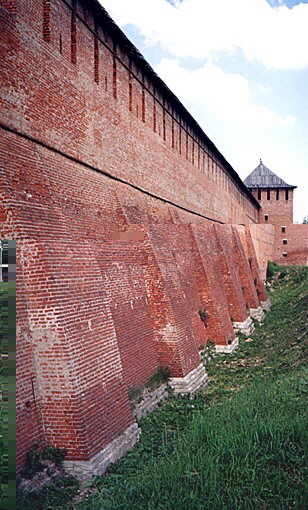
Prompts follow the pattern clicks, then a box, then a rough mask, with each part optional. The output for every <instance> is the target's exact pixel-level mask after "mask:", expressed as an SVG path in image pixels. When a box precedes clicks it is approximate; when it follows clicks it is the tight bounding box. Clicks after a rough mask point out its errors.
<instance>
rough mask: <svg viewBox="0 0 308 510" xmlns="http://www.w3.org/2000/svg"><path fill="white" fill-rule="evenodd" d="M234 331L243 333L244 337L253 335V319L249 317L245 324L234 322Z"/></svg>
mask: <svg viewBox="0 0 308 510" xmlns="http://www.w3.org/2000/svg"><path fill="white" fill-rule="evenodd" d="M233 329H234V331H235V333H243V335H251V333H252V332H253V330H254V329H255V328H254V325H253V321H252V318H251V317H247V319H246V320H245V321H243V322H233Z"/></svg>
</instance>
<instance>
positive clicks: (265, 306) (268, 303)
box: [261, 299, 272, 312]
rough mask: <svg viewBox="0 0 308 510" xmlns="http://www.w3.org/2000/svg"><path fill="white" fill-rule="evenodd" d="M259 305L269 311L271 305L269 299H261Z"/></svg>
mask: <svg viewBox="0 0 308 510" xmlns="http://www.w3.org/2000/svg"><path fill="white" fill-rule="evenodd" d="M261 306H262V308H263V310H264V311H265V312H269V311H270V309H271V306H272V303H271V300H270V299H267V300H266V301H261Z"/></svg>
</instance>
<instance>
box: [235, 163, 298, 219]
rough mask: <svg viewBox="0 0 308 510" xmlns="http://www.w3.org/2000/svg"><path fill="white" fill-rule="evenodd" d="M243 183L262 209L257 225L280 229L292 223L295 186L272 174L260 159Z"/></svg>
mask: <svg viewBox="0 0 308 510" xmlns="http://www.w3.org/2000/svg"><path fill="white" fill-rule="evenodd" d="M244 183H245V184H246V186H247V188H248V189H249V190H250V191H251V193H252V194H253V196H254V197H255V198H256V199H257V200H258V201H259V203H260V205H261V207H262V209H261V210H260V216H259V223H269V224H272V225H275V226H280V227H285V226H287V225H291V224H292V223H293V190H294V189H295V188H296V187H297V186H292V185H290V184H287V183H286V182H285V181H284V180H283V179H281V178H280V177H278V176H277V175H276V174H274V172H272V171H271V170H270V169H269V168H267V167H266V166H265V165H264V164H263V162H262V159H260V163H259V165H258V166H257V168H255V169H254V170H253V172H251V174H249V175H248V177H247V178H246V179H245V180H244Z"/></svg>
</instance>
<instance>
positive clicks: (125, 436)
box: [63, 423, 141, 481]
mask: <svg viewBox="0 0 308 510" xmlns="http://www.w3.org/2000/svg"><path fill="white" fill-rule="evenodd" d="M140 432H141V430H140V428H139V427H138V424H137V423H133V424H132V425H130V426H129V427H128V428H127V429H126V430H125V431H124V432H123V433H122V434H121V435H120V436H119V437H116V439H114V440H113V441H111V443H109V444H108V445H107V446H106V447H105V448H104V449H103V450H101V451H100V452H98V453H97V454H96V455H94V457H92V458H91V459H90V460H65V461H64V462H63V467H64V469H65V471H66V472H67V473H70V474H72V475H73V476H75V477H76V478H78V480H80V481H85V480H88V479H89V478H91V477H92V476H95V475H102V474H103V473H104V472H105V471H106V469H107V467H108V466H109V464H112V463H114V462H116V461H117V460H118V459H120V458H121V457H123V455H125V454H126V452H127V451H128V450H130V449H131V448H132V447H133V446H134V445H135V444H136V443H137V441H138V439H139V435H140Z"/></svg>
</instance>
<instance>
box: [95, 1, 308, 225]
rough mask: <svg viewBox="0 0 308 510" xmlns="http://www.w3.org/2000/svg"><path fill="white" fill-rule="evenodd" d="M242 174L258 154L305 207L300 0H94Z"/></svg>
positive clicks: (305, 19) (307, 169)
mask: <svg viewBox="0 0 308 510" xmlns="http://www.w3.org/2000/svg"><path fill="white" fill-rule="evenodd" d="M101 3H102V5H103V6H104V7H105V8H106V9H107V11H108V12H109V13H110V15H111V16H112V18H113V19H114V20H115V21H116V22H117V23H118V24H119V26H120V27H121V28H122V30H123V31H124V32H125V33H126V35H127V36H128V37H129V39H130V40H131V41H132V42H133V43H134V44H135V46H137V47H138V49H139V50H140V51H141V53H142V54H143V55H144V57H145V58H146V60H147V61H148V62H149V63H150V64H151V65H152V67H153V68H154V69H155V71H156V72H157V73H158V74H159V75H160V77H161V78H162V79H163V80H164V81H165V82H166V83H167V85H168V86H169V87H170V88H171V90H173V92H174V93H175V94H176V95H177V96H178V98H179V99H180V100H181V101H182V102H183V104H184V105H185V106H186V108H187V109H188V110H189V111H190V112H191V113H192V115H193V116H194V117H195V118H196V120H197V121H198V122H199V124H200V125H201V126H202V128H203V129H204V131H205V132H206V134H207V135H208V136H209V137H210V138H211V139H212V140H213V142H214V143H215V144H216V146H217V147H218V149H219V150H220V151H221V152H222V153H223V154H224V156H225V157H226V158H227V159H228V161H229V162H230V163H231V164H232V166H233V167H234V168H235V170H236V171H237V172H238V173H239V175H240V176H241V177H242V178H243V179H244V178H245V177H246V176H247V175H248V174H249V173H250V172H251V171H252V170H253V169H254V168H255V167H256V166H257V164H258V161H259V158H260V157H262V159H263V162H264V164H265V165H266V166H268V167H269V168H270V169H271V170H273V171H274V172H275V173H277V174H278V175H279V176H280V177H282V178H283V179H284V180H285V181H287V182H288V183H289V184H294V185H297V186H298V189H297V190H296V191H295V193H296V195H295V221H298V222H301V221H302V219H303V217H304V216H305V215H308V94H307V89H308V29H307V27H308V0H302V1H299V0H146V1H145V0H129V1H128V0H101Z"/></svg>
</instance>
